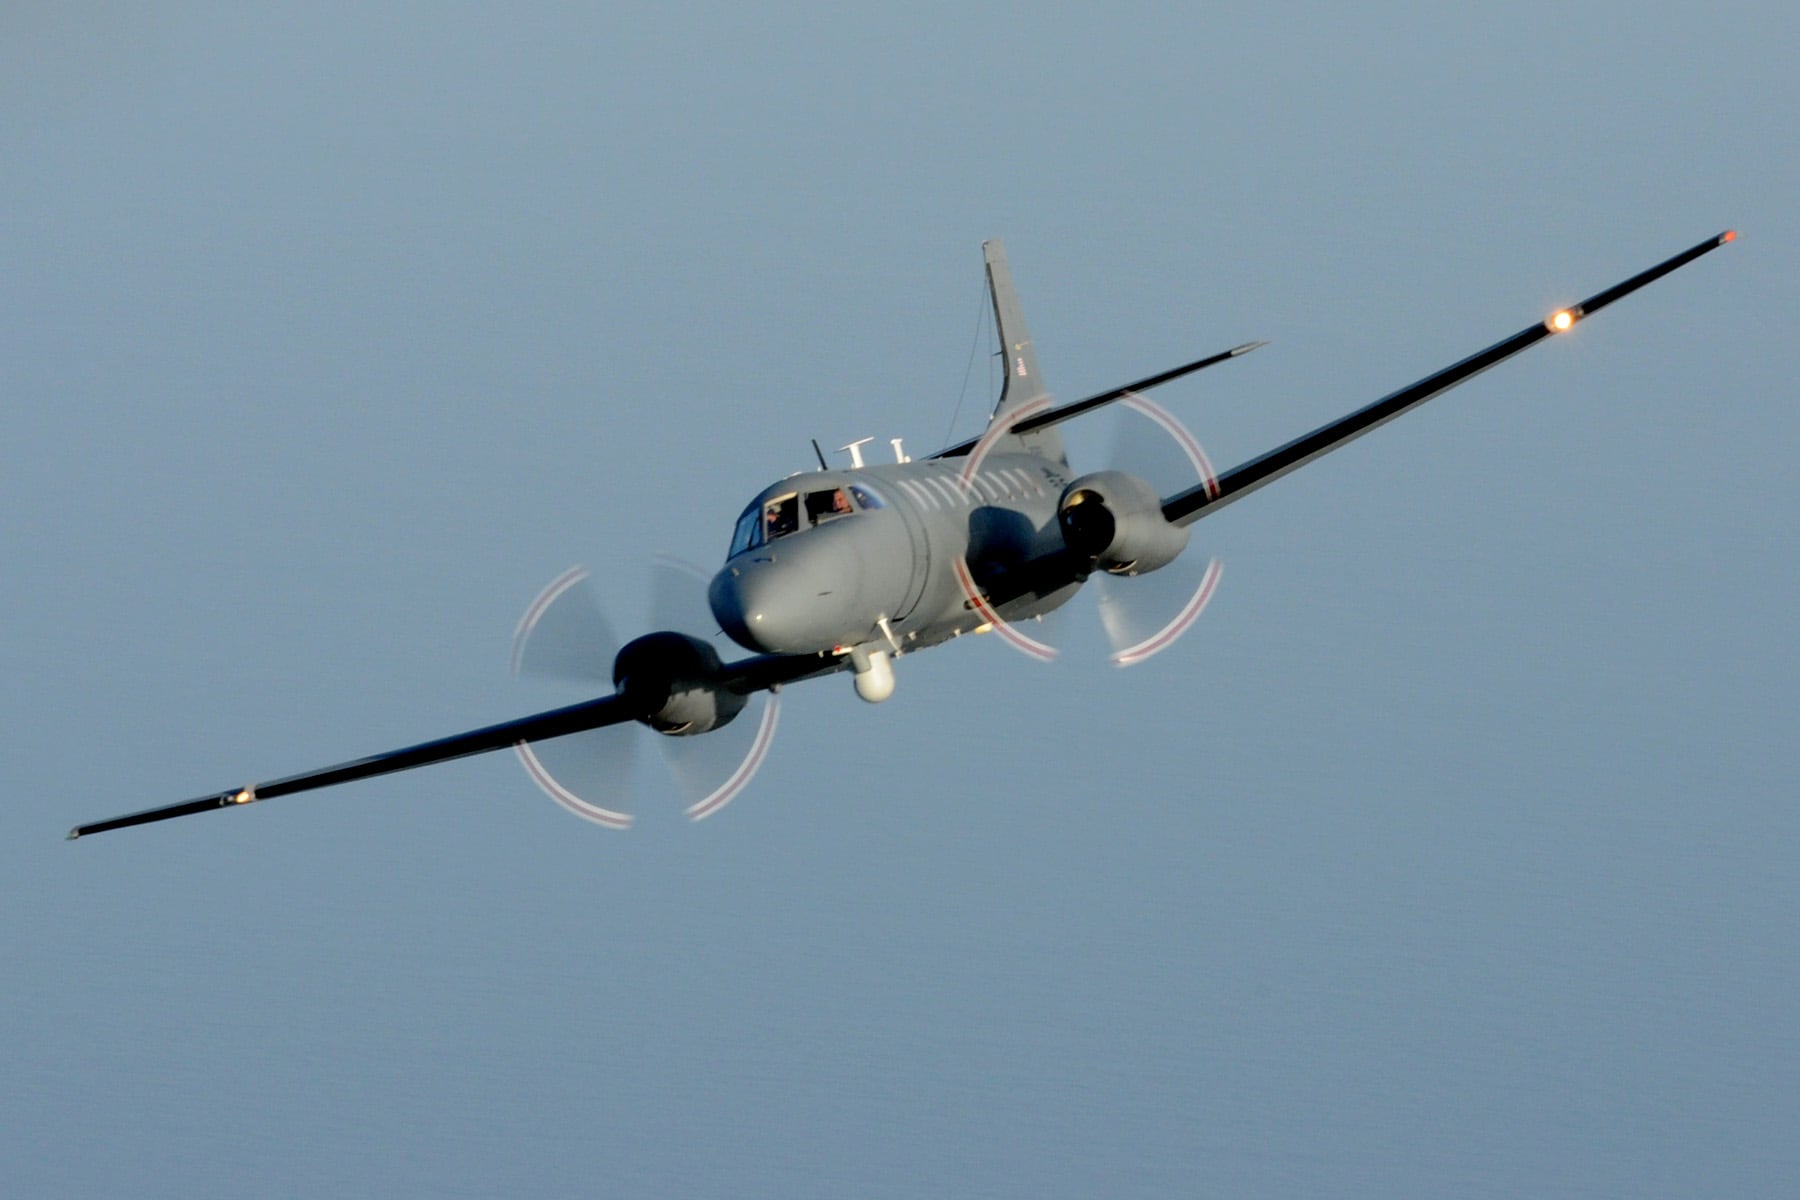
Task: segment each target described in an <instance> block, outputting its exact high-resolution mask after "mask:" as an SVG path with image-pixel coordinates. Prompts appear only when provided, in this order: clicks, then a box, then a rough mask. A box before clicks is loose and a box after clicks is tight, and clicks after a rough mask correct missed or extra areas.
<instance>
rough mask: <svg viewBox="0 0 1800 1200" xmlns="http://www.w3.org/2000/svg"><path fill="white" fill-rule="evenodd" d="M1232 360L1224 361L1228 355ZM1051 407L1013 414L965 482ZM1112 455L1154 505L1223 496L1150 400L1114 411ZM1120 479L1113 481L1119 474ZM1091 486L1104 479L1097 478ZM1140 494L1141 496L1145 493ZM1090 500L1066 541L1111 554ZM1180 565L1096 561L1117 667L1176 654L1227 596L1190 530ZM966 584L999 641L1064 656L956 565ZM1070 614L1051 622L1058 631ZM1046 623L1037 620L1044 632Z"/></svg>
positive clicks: (1106, 525) (975, 454)
mask: <svg viewBox="0 0 1800 1200" xmlns="http://www.w3.org/2000/svg"><path fill="white" fill-rule="evenodd" d="M1260 345H1263V343H1261V342H1253V343H1249V344H1247V345H1245V346H1240V347H1237V348H1236V349H1234V350H1233V351H1230V352H1228V354H1230V355H1233V356H1235V355H1237V354H1242V353H1245V352H1247V351H1249V350H1253V349H1255V348H1256V347H1257V346H1260ZM1220 357H1224V356H1220ZM1049 404H1050V398H1049V397H1048V396H1045V397H1042V398H1040V400H1038V401H1034V402H1032V403H1031V404H1027V405H1023V406H1021V407H1020V408H1018V409H1015V410H1014V411H1013V413H1011V414H1009V416H1010V417H1011V420H1010V421H1005V422H1003V423H1000V424H996V425H995V426H994V427H993V428H992V429H990V431H989V432H990V434H991V435H993V436H989V437H984V438H983V439H982V440H981V442H980V443H978V444H977V445H976V446H975V448H974V449H973V450H972V451H971V452H970V454H969V456H968V458H967V459H966V460H965V463H964V467H963V478H964V480H965V481H966V480H969V479H971V478H973V477H974V475H975V473H976V472H977V471H979V470H980V469H981V463H982V460H983V459H984V458H985V457H986V456H987V454H988V452H989V450H990V448H991V447H992V446H993V445H994V444H996V442H997V441H998V436H999V434H1002V433H1004V432H1005V431H1006V430H1007V429H1009V428H1014V427H1017V426H1019V425H1024V424H1029V423H1030V421H1031V418H1032V417H1033V416H1035V415H1037V413H1038V411H1039V409H1040V408H1048V406H1049ZM1114 420H1115V426H1114V431H1113V438H1112V446H1111V449H1110V451H1109V452H1108V453H1107V455H1106V461H1107V462H1108V463H1111V464H1118V472H1124V471H1129V477H1128V478H1125V479H1122V480H1120V485H1121V486H1123V487H1126V488H1130V487H1132V486H1133V485H1148V491H1145V492H1143V494H1144V495H1145V496H1146V497H1149V496H1155V497H1162V496H1172V495H1177V494H1180V493H1182V492H1184V491H1187V490H1188V489H1191V488H1196V487H1198V488H1202V489H1204V490H1205V491H1206V492H1207V493H1208V494H1213V493H1216V491H1217V488H1218V478H1217V475H1216V473H1215V472H1214V470H1213V466H1212V462H1211V460H1210V459H1208V458H1207V456H1206V451H1205V449H1204V448H1203V447H1202V446H1201V445H1200V442H1199V439H1197V438H1196V437H1194V435H1193V434H1192V433H1190V432H1189V431H1188V429H1187V427H1186V426H1184V425H1183V424H1182V423H1181V422H1180V421H1179V420H1178V419H1177V418H1176V417H1175V415H1174V414H1173V413H1171V412H1169V411H1168V410H1167V409H1165V408H1163V407H1162V406H1161V405H1159V404H1157V403H1156V402H1154V401H1152V400H1150V399H1149V398H1148V397H1145V396H1141V395H1137V394H1135V393H1127V394H1126V395H1125V396H1124V397H1123V399H1122V400H1121V401H1120V402H1119V403H1118V405H1117V406H1116V408H1115V417H1114ZM1118 472H1108V473H1107V474H1108V475H1116V474H1117V473H1118ZM1087 478H1100V477H1097V476H1089V477H1087ZM1139 490H1140V491H1142V488H1141V486H1140V487H1139ZM1084 495H1085V493H1084V492H1083V491H1082V490H1081V489H1077V492H1076V495H1075V496H1074V497H1071V500H1072V501H1073V502H1070V503H1065V506H1064V509H1063V511H1062V513H1061V515H1060V520H1061V523H1062V526H1063V529H1064V534H1065V537H1067V538H1068V539H1070V541H1071V542H1072V543H1079V542H1083V541H1088V542H1093V543H1095V544H1096V545H1104V544H1105V543H1106V542H1107V541H1108V540H1109V539H1110V538H1111V537H1112V536H1113V529H1114V526H1113V518H1112V517H1111V516H1110V515H1109V514H1108V512H1107V511H1106V508H1105V506H1104V505H1103V504H1100V503H1093V502H1090V503H1088V504H1086V505H1083V504H1081V503H1080V500H1081V499H1082V498H1083V497H1084ZM1169 536H1170V537H1171V538H1172V539H1173V541H1174V556H1173V558H1172V559H1171V560H1170V561H1168V562H1166V563H1160V564H1155V563H1152V564H1151V565H1149V566H1147V567H1145V568H1144V569H1139V565H1138V564H1136V563H1132V564H1119V565H1117V566H1114V567H1111V568H1108V567H1107V566H1105V565H1103V564H1101V563H1098V562H1096V563H1095V567H1094V570H1093V571H1092V573H1091V574H1090V575H1089V576H1088V583H1089V584H1090V585H1091V586H1092V587H1093V589H1094V592H1095V595H1096V598H1097V600H1098V602H1099V603H1098V607H1099V614H1100V623H1101V627H1102V628H1103V629H1104V630H1105V633H1106V639H1107V642H1108V644H1109V645H1110V646H1111V647H1112V653H1111V655H1110V656H1109V661H1111V662H1112V663H1113V665H1114V666H1119V667H1130V666H1136V665H1137V664H1138V663H1141V662H1145V661H1146V660H1148V659H1150V658H1152V657H1154V656H1155V655H1157V654H1160V653H1161V652H1162V651H1164V650H1166V649H1168V648H1169V647H1170V646H1172V645H1174V644H1175V642H1176V641H1177V640H1179V639H1180V637H1181V635H1182V634H1183V633H1185V632H1187V630H1188V629H1189V628H1190V627H1191V626H1192V625H1193V624H1194V622H1195V621H1196V620H1198V619H1199V617H1200V615H1201V613H1203V612H1205V611H1206V606H1207V604H1208V603H1210V602H1211V600H1212V596H1213V593H1214V591H1216V590H1217V588H1218V583H1219V577H1220V575H1221V573H1222V569H1223V568H1222V565H1221V563H1220V562H1219V560H1218V559H1217V558H1210V559H1207V560H1205V561H1202V560H1200V559H1199V557H1198V556H1195V555H1189V554H1183V553H1181V552H1180V550H1181V548H1182V547H1185V545H1186V540H1187V534H1186V531H1185V530H1170V531H1169ZM956 576H957V582H958V583H959V584H960V585H961V586H962V589H963V593H964V595H965V597H966V598H967V599H968V601H969V604H970V605H971V606H972V607H973V608H974V609H975V610H976V611H977V612H979V613H980V614H981V615H982V616H983V618H985V620H986V623H987V625H988V626H989V627H991V630H992V632H994V633H995V634H997V635H998V636H999V637H1000V639H1001V640H1002V641H1004V642H1006V643H1007V644H1008V645H1009V646H1012V647H1013V648H1014V649H1016V650H1019V651H1020V652H1022V653H1024V654H1027V655H1029V656H1031V657H1032V658H1036V659H1039V660H1040V661H1045V662H1048V661H1050V660H1052V659H1054V658H1056V657H1058V655H1059V653H1060V652H1059V651H1058V650H1057V648H1056V647H1055V646H1054V645H1052V644H1050V642H1048V641H1045V640H1043V639H1042V638H1040V637H1037V636H1033V634H1032V633H1029V632H1027V631H1026V630H1025V629H1023V628H1021V627H1020V626H1019V625H1018V624H1016V623H1013V622H1009V621H1007V620H1006V619H1005V618H1004V617H1002V616H1001V615H1000V613H999V612H998V611H997V610H996V609H995V608H994V606H993V605H991V604H990V603H989V602H988V600H987V598H986V597H985V596H984V595H983V594H982V592H981V589H980V588H979V587H978V586H977V584H976V582H975V580H974V577H973V575H972V574H971V572H970V571H969V569H968V566H967V564H965V563H958V564H957V572H956ZM1060 617H1061V612H1060V611H1059V612H1057V613H1053V614H1051V615H1050V622H1051V624H1052V625H1053V624H1054V623H1055V622H1056V621H1057V620H1058V619H1059V618H1060ZM1043 623H1044V622H1043V619H1042V618H1040V619H1039V620H1038V621H1034V622H1033V625H1034V626H1040V625H1042V624H1043Z"/></svg>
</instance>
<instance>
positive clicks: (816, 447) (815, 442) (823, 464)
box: [812, 438, 831, 471]
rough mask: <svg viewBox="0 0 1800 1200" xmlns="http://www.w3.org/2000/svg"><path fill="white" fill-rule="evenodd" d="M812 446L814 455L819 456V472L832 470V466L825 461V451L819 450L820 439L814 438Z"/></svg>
mask: <svg viewBox="0 0 1800 1200" xmlns="http://www.w3.org/2000/svg"><path fill="white" fill-rule="evenodd" d="M812 444H813V453H814V454H816V455H818V456H819V470H821V471H829V470H831V464H830V463H828V462H826V461H825V452H824V451H823V450H821V449H819V439H818V438H814V439H813V440H812Z"/></svg>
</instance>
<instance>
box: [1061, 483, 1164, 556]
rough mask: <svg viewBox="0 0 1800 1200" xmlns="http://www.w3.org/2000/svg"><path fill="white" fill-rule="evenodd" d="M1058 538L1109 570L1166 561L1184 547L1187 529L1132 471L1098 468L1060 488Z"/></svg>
mask: <svg viewBox="0 0 1800 1200" xmlns="http://www.w3.org/2000/svg"><path fill="white" fill-rule="evenodd" d="M1056 523H1057V525H1058V526H1059V527H1060V528H1061V529H1062V535H1063V544H1064V545H1066V546H1067V547H1068V548H1069V549H1070V550H1071V551H1073V552H1074V553H1076V554H1078V555H1080V556H1081V557H1083V558H1085V559H1086V560H1087V561H1089V562H1091V563H1093V564H1094V565H1095V566H1097V567H1099V568H1100V569H1101V570H1103V571H1108V572H1111V573H1112V574H1114V575H1141V574H1143V573H1144V572H1145V571H1154V570H1156V569H1157V568H1158V567H1166V566H1168V565H1169V564H1170V563H1171V562H1173V561H1175V558H1176V556H1177V555H1179V554H1180V553H1181V552H1182V551H1183V550H1185V549H1187V541H1188V531H1187V530H1186V529H1185V528H1183V527H1182V526H1180V525H1172V524H1170V523H1169V521H1168V519H1167V518H1165V517H1164V516H1163V513H1162V497H1160V496H1158V495H1157V494H1156V489H1155V488H1153V487H1151V486H1150V485H1149V484H1148V483H1145V482H1144V481H1143V480H1142V479H1139V478H1137V477H1136V476H1135V475H1127V474H1125V473H1124V472H1122V471H1100V472H1098V473H1096V474H1093V475H1083V476H1082V477H1081V478H1080V479H1077V480H1075V481H1074V482H1073V483H1071V484H1069V486H1068V487H1066V488H1064V489H1063V494H1062V499H1060V500H1058V501H1057V504H1056Z"/></svg>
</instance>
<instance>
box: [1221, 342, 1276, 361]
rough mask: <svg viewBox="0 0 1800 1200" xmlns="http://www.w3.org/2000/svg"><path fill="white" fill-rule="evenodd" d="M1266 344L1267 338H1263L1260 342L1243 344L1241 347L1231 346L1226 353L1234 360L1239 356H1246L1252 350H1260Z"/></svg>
mask: <svg viewBox="0 0 1800 1200" xmlns="http://www.w3.org/2000/svg"><path fill="white" fill-rule="evenodd" d="M1268 344H1269V341H1268V339H1267V338H1264V339H1263V340H1262V341H1260V342H1245V343H1244V344H1243V345H1241V346H1233V347H1232V348H1231V349H1230V350H1229V351H1227V353H1229V354H1230V355H1231V357H1233V358H1236V357H1237V356H1238V355H1240V354H1248V353H1250V352H1251V351H1252V350H1260V349H1262V348H1263V347H1264V346H1266V345H1268Z"/></svg>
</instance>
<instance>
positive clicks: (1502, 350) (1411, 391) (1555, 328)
mask: <svg viewBox="0 0 1800 1200" xmlns="http://www.w3.org/2000/svg"><path fill="white" fill-rule="evenodd" d="M1736 236H1737V235H1736V234H1735V233H1732V232H1731V231H1729V230H1728V231H1726V232H1725V233H1721V234H1719V235H1718V236H1717V237H1713V238H1708V239H1707V240H1706V241H1704V242H1701V243H1700V244H1699V245H1697V246H1693V247H1691V248H1689V249H1687V250H1683V251H1682V252H1681V253H1680V254H1677V255H1675V256H1674V257H1673V258H1668V259H1664V260H1663V261H1662V262H1660V263H1657V264H1656V265H1655V266H1654V267H1651V268H1650V269H1649V270H1647V271H1642V272H1639V273H1638V274H1636V275H1633V276H1632V277H1631V278H1630V279H1627V280H1625V281H1624V282H1623V283H1618V284H1614V285H1613V286H1612V287H1609V288H1607V289H1606V290H1605V291H1603V292H1598V293H1596V294H1594V295H1592V296H1590V297H1588V298H1587V299H1586V300H1583V301H1582V302H1581V303H1580V304H1576V305H1572V306H1570V307H1569V308H1566V309H1563V310H1561V311H1560V312H1558V313H1553V314H1552V315H1551V316H1550V317H1548V318H1546V319H1545V320H1543V321H1539V322H1537V323H1535V324H1533V325H1530V326H1528V327H1526V328H1524V329H1521V330H1519V332H1517V333H1515V334H1513V335H1512V336H1511V337H1509V338H1505V339H1503V340H1501V341H1498V342H1495V343H1494V344H1493V345H1492V346H1489V347H1488V348H1487V349H1486V350H1482V351H1480V352H1478V353H1475V354H1471V355H1470V356H1469V357H1467V358H1465V359H1463V360H1462V361H1461V362H1459V363H1455V364H1453V365H1451V366H1448V367H1445V368H1444V369H1443V370H1441V371H1439V372H1437V373H1436V374H1433V375H1427V376H1426V377H1425V378H1423V379H1421V380H1419V381H1418V382H1417V383H1413V384H1408V385H1407V386H1406V387H1403V388H1401V389H1400V390H1399V391H1397V392H1393V393H1391V394H1390V395H1387V396H1383V397H1382V398H1381V399H1379V400H1377V401H1375V403H1373V404H1370V405H1367V406H1366V407H1363V408H1359V409H1357V410H1356V411H1355V412H1353V413H1351V414H1350V415H1349V416H1347V417H1341V418H1339V419H1338V420H1336V421H1333V422H1332V423H1331V424H1329V425H1325V426H1321V427H1320V428H1318V429H1315V430H1313V431H1312V432H1311V433H1309V434H1306V435H1304V436H1302V437H1297V438H1295V439H1294V440H1293V441H1291V442H1289V443H1288V444H1287V445H1285V446H1280V447H1277V448H1276V449H1274V450H1271V451H1269V452H1268V453H1267V454H1265V455H1263V456H1262V457H1260V458H1255V459H1251V460H1250V461H1249V462H1247V463H1244V464H1243V465H1241V466H1237V467H1233V468H1232V469H1231V470H1229V471H1226V472H1225V473H1224V474H1222V475H1220V476H1219V477H1218V479H1217V480H1216V481H1215V484H1216V485H1215V486H1213V487H1208V486H1205V485H1202V486H1199V487H1194V488H1190V489H1189V490H1187V491H1185V492H1181V493H1179V494H1178V495H1175V496H1171V497H1169V498H1168V499H1167V500H1165V501H1164V502H1163V516H1165V517H1167V518H1168V519H1169V520H1170V521H1173V522H1175V523H1176V524H1178V525H1187V524H1191V523H1192V522H1194V521H1198V520H1199V519H1200V518H1201V517H1204V516H1207V515H1208V514H1210V513H1213V512H1216V511H1217V510H1219V509H1221V508H1224V507H1225V506H1226V505H1227V504H1230V503H1231V502H1232V501H1233V500H1237V499H1240V498H1242V497H1244V496H1248V495H1249V494H1250V493H1251V492H1254V491H1255V490H1256V489H1257V488H1259V487H1262V486H1263V485H1264V484H1268V483H1273V482H1274V481H1275V480H1277V479H1280V478H1281V477H1282V476H1283V475H1286V474H1287V473H1288V472H1289V471H1295V470H1298V469H1299V468H1301V467H1303V466H1305V465H1306V464H1307V463H1309V462H1311V461H1312V460H1313V459H1315V458H1318V457H1320V456H1321V455H1324V454H1328V453H1330V452H1331V451H1333V450H1336V449H1337V448H1338V447H1339V446H1342V445H1343V444H1344V443H1346V442H1349V441H1353V440H1355V439H1356V438H1359V437H1361V436H1362V435H1363V434H1365V433H1367V432H1369V431H1370V430H1371V429H1374V428H1375V427H1376V426H1378V425H1382V424H1385V423H1386V422H1388V421H1391V420H1393V419H1394V418H1395V417H1398V416H1400V415H1401V414H1402V413H1406V412H1410V411H1411V410H1412V409H1415V408H1417V407H1418V406H1419V405H1421V404H1423V403H1425V402H1426V401H1427V400H1429V399H1431V398H1432V397H1433V396H1438V395H1442V394H1443V393H1444V392H1447V391H1449V390H1450V389H1451V388H1453V387H1455V386H1456V385H1457V384H1459V383H1463V382H1465V381H1467V380H1470V379H1473V378H1474V377H1475V376H1477V375H1479V374H1481V372H1483V371H1485V370H1487V369H1488V368H1489V367H1492V366H1496V365H1498V364H1500V363H1503V362H1505V361H1506V360H1507V359H1509V358H1511V357H1512V356H1513V355H1515V354H1517V353H1519V352H1520V351H1522V350H1525V349H1528V348H1529V347H1531V346H1535V345H1537V343H1539V342H1541V341H1543V340H1544V339H1545V338H1547V337H1551V336H1553V335H1554V334H1557V333H1560V332H1563V331H1564V330H1565V329H1568V328H1571V327H1573V326H1574V325H1575V324H1576V323H1577V322H1579V321H1580V320H1582V319H1583V318H1584V317H1591V316H1593V315H1594V314H1595V313H1597V312H1599V311H1600V310H1601V309H1603V308H1605V307H1606V306H1607V305H1609V304H1611V303H1612V302H1613V301H1614V300H1617V299H1619V298H1621V297H1623V296H1629V295H1630V294H1631V293H1632V292H1635V291H1637V290H1638V289H1639V288H1641V287H1643V286H1645V285H1646V284H1650V283H1654V282H1656V281H1657V280H1658V279H1661V278H1662V277H1663V276H1664V275H1667V274H1668V273H1669V272H1671V271H1674V270H1676V269H1678V268H1680V267H1684V266H1686V265H1687V264H1688V263H1691V262H1693V261H1694V260H1695V259H1696V258H1699V257H1700V256H1701V255H1703V254H1707V253H1710V252H1711V251H1713V250H1716V249H1718V248H1719V247H1720V246H1723V245H1724V244H1725V243H1726V242H1729V241H1731V240H1732V239H1733V238H1734V237H1736ZM1564 315H1566V316H1567V318H1568V320H1567V322H1566V323H1564V324H1558V323H1557V318H1559V317H1562V316H1564Z"/></svg>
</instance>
